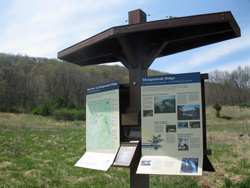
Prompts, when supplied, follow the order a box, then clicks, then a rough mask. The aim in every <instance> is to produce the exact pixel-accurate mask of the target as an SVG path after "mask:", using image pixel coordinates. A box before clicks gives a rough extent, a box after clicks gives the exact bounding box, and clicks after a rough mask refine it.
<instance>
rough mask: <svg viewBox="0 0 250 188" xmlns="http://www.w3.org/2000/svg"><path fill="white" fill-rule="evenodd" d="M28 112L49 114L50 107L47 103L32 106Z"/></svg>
mask: <svg viewBox="0 0 250 188" xmlns="http://www.w3.org/2000/svg"><path fill="white" fill-rule="evenodd" d="M30 113H31V114H34V115H42V116H49V115H50V114H51V109H50V107H49V106H47V105H40V106H38V107H37V108H33V109H32V111H31V112H30Z"/></svg>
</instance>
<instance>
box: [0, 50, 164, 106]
mask: <svg viewBox="0 0 250 188" xmlns="http://www.w3.org/2000/svg"><path fill="white" fill-rule="evenodd" d="M158 74H163V73H162V72H159V71H153V70H149V75H158ZM115 80H119V83H128V82H129V72H128V70H127V69H126V68H125V67H122V66H118V65H114V66H107V65H96V66H84V67H81V66H78V65H74V64H71V63H68V62H64V61H60V60H57V59H48V58H39V57H29V56H27V55H22V54H17V55H13V54H4V53H0V106H2V107H3V106H5V107H10V108H11V107H20V108H23V109H24V110H26V111H27V110H29V109H31V108H37V107H38V106H40V105H44V104H46V105H48V106H53V105H55V102H56V99H57V98H58V97H60V98H62V99H63V100H65V101H66V102H73V103H74V104H75V105H76V106H77V107H80V108H84V107H85V103H86V101H85V100H86V96H85V95H86V88H87V87H89V86H93V85H98V84H101V83H106V82H111V81H115Z"/></svg>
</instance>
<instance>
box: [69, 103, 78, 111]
mask: <svg viewBox="0 0 250 188" xmlns="http://www.w3.org/2000/svg"><path fill="white" fill-rule="evenodd" d="M67 109H71V110H72V109H77V107H76V105H75V103H73V102H72V101H69V102H68V106H67Z"/></svg>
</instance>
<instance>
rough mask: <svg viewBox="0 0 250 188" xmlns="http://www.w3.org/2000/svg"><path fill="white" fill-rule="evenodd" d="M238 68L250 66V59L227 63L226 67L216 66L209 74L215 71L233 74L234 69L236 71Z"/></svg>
mask: <svg viewBox="0 0 250 188" xmlns="http://www.w3.org/2000/svg"><path fill="white" fill-rule="evenodd" d="M238 66H241V67H245V66H250V58H248V59H244V60H242V61H237V62H231V63H227V64H226V65H221V66H215V67H213V69H210V70H208V71H207V72H210V71H213V70H215V69H217V70H220V71H229V72H231V71H233V70H234V69H236V68H237V67H238Z"/></svg>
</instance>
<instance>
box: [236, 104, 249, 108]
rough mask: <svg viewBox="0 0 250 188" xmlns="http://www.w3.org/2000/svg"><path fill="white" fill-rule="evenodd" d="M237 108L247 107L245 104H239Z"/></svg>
mask: <svg viewBox="0 0 250 188" xmlns="http://www.w3.org/2000/svg"><path fill="white" fill-rule="evenodd" d="M238 107H240V108H249V105H248V104H246V103H241V104H238Z"/></svg>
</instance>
